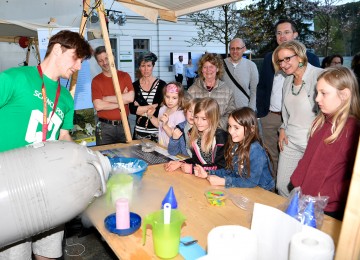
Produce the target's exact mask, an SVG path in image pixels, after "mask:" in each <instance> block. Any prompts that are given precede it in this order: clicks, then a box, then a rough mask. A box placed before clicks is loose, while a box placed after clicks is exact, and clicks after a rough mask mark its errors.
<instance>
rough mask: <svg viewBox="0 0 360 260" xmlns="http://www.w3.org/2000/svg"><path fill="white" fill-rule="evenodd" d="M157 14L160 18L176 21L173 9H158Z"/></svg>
mask: <svg viewBox="0 0 360 260" xmlns="http://www.w3.org/2000/svg"><path fill="white" fill-rule="evenodd" d="M159 16H160V18H161V19H163V20H165V21H170V22H174V23H176V22H177V17H176V15H175V12H174V11H166V10H159Z"/></svg>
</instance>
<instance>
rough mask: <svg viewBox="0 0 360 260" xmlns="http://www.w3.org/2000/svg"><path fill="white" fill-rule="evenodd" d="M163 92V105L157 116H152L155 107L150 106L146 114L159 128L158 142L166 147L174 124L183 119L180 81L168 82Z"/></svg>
mask: <svg viewBox="0 0 360 260" xmlns="http://www.w3.org/2000/svg"><path fill="white" fill-rule="evenodd" d="M163 94H164V100H163V104H164V105H163V106H162V107H161V108H160V110H159V117H158V118H156V117H154V116H153V114H154V112H155V108H150V109H149V110H148V113H147V114H148V117H149V119H150V120H151V123H152V124H153V125H154V126H156V127H158V128H159V141H158V142H159V144H160V145H162V146H164V147H166V148H167V147H168V144H169V139H170V137H171V136H172V134H173V131H174V128H175V126H176V125H177V124H179V123H180V122H183V121H184V120H185V116H184V112H183V103H184V89H183V87H182V86H181V84H180V83H178V82H170V83H169V84H167V85H166V87H165V88H164V90H163Z"/></svg>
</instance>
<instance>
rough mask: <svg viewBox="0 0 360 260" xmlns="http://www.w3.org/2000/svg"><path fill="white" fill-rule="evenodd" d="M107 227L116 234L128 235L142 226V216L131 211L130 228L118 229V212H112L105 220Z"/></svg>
mask: <svg viewBox="0 0 360 260" xmlns="http://www.w3.org/2000/svg"><path fill="white" fill-rule="evenodd" d="M104 223H105V228H106V229H107V230H108V231H109V232H111V233H114V234H117V235H119V236H128V235H131V234H132V233H134V232H135V231H136V230H138V229H139V228H140V226H141V217H140V216H139V215H138V214H136V213H134V212H130V228H128V229H116V214H115V213H112V214H110V215H109V216H107V217H106V218H105V220H104Z"/></svg>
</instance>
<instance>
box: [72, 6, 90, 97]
mask: <svg viewBox="0 0 360 260" xmlns="http://www.w3.org/2000/svg"><path fill="white" fill-rule="evenodd" d="M89 6H90V0H86V1H85V2H84V11H85V12H86V13H87V12H88V11H89ZM86 20H87V17H85V15H84V14H82V16H81V22H80V28H79V34H81V35H82V36H84V34H85V31H86V30H85V26H86ZM78 75H79V71H76V72H75V73H74V74H73V75H72V77H71V81H70V94H71V95H72V97H73V98H74V97H75V90H76V82H77V79H78Z"/></svg>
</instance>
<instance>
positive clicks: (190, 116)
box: [185, 104, 195, 125]
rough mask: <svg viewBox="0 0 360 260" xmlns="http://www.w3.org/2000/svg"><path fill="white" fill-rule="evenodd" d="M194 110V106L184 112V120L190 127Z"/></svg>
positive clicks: (192, 122)
mask: <svg viewBox="0 0 360 260" xmlns="http://www.w3.org/2000/svg"><path fill="white" fill-rule="evenodd" d="M194 108H195V104H194V105H192V106H191V107H189V109H188V110H187V111H186V115H185V116H186V120H187V122H188V123H189V124H190V125H193V124H194Z"/></svg>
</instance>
